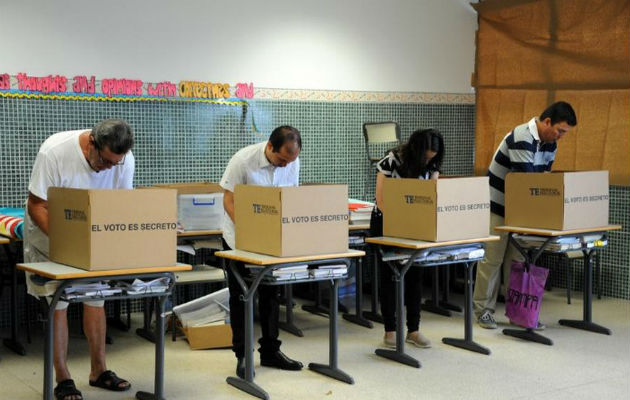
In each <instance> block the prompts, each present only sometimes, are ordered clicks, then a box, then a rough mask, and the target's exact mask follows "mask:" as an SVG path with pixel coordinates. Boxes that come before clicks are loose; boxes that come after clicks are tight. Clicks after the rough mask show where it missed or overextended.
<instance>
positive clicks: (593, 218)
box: [505, 171, 609, 230]
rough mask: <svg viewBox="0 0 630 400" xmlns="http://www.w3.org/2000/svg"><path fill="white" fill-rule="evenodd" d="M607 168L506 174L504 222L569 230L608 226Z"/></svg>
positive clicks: (512, 224)
mask: <svg viewBox="0 0 630 400" xmlns="http://www.w3.org/2000/svg"><path fill="white" fill-rule="evenodd" d="M608 191H609V188H608V171H583V172H551V173H509V174H507V176H506V179H505V224H506V225H509V226H520V227H527V228H542V229H554V230H568V229H580V228H597V227H600V226H606V225H608V207H609V204H608V201H609V199H608V196H609V194H608Z"/></svg>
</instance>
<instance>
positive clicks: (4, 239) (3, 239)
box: [0, 236, 11, 244]
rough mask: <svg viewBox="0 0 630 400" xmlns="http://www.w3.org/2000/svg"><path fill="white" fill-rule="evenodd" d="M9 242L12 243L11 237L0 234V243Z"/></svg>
mask: <svg viewBox="0 0 630 400" xmlns="http://www.w3.org/2000/svg"><path fill="white" fill-rule="evenodd" d="M7 243H11V239H9V238H6V237H4V236H0V244H7Z"/></svg>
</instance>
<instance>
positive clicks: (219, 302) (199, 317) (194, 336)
mask: <svg viewBox="0 0 630 400" xmlns="http://www.w3.org/2000/svg"><path fill="white" fill-rule="evenodd" d="M229 297H230V296H229V291H228V289H227V288H225V289H221V290H219V291H216V292H214V293H211V294H209V295H207V296H203V297H200V298H198V299H195V300H193V301H190V302H188V303H185V304H180V305H178V306H176V307H174V308H173V312H174V313H175V315H177V318H179V320H180V321H181V323H182V326H183V327H184V333H185V334H186V338H187V339H188V344H189V345H190V348H191V349H193V350H197V349H212V348H221V347H230V346H232V329H231V326H230V323H229V318H230V314H229V313H230V308H229Z"/></svg>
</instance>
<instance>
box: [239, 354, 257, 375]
mask: <svg viewBox="0 0 630 400" xmlns="http://www.w3.org/2000/svg"><path fill="white" fill-rule="evenodd" d="M236 376H238V377H239V378H241V379H245V357H238V358H237V359H236ZM254 376H256V371H254Z"/></svg>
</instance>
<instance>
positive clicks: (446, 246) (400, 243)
mask: <svg viewBox="0 0 630 400" xmlns="http://www.w3.org/2000/svg"><path fill="white" fill-rule="evenodd" d="M496 240H499V237H498V236H488V237H482V238H473V239H464V240H450V241H443V242H425V241H421V240H411V239H401V238H394V237H388V236H379V237H373V238H368V239H366V242H368V243H372V244H375V245H378V246H379V247H380V248H381V250H382V248H383V247H397V248H402V249H411V250H414V252H413V253H412V254H411V256H410V257H409V258H408V259H407V260H406V261H405V264H404V265H401V266H400V268H399V267H397V266H395V265H393V263H392V262H387V265H388V266H389V267H390V268H391V270H392V272H393V273H394V279H395V281H396V316H397V318H396V350H386V349H376V351H375V353H376V354H377V355H379V356H381V357H385V358H388V359H390V360H393V361H397V362H400V363H402V364H406V365H409V366H412V367H416V368H420V362H419V361H418V360H416V359H415V358H413V357H411V356H409V355H407V354H405V347H404V346H405V338H404V337H403V318H402V317H401V316H402V315H404V310H403V305H404V301H405V294H404V290H405V274H406V273H407V271H408V270H409V268H410V267H411V266H412V265H415V266H418V267H433V266H440V265H450V264H455V263H463V264H465V265H466V287H465V292H466V294H465V297H466V298H465V307H464V319H465V327H464V339H454V338H443V339H442V342H443V343H445V344H449V345H452V346H456V347H460V348H463V349H466V350H471V351H474V352H477V353H482V354H490V350H488V349H487V348H485V347H483V346H481V345H479V344H477V343H475V342H474V341H473V338H472V336H473V335H472V313H473V310H472V281H473V277H472V267H473V265H474V264H475V263H476V262H477V261H478V260H480V259H481V258H482V257H480V258H475V259H457V260H440V261H426V262H425V261H419V262H416V258H417V257H418V255H419V254H420V253H421V252H422V251H424V250H426V249H435V250H440V251H448V250H455V249H457V248H462V247H465V246H470V245H481V244H482V243H484V242H490V241H496Z"/></svg>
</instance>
